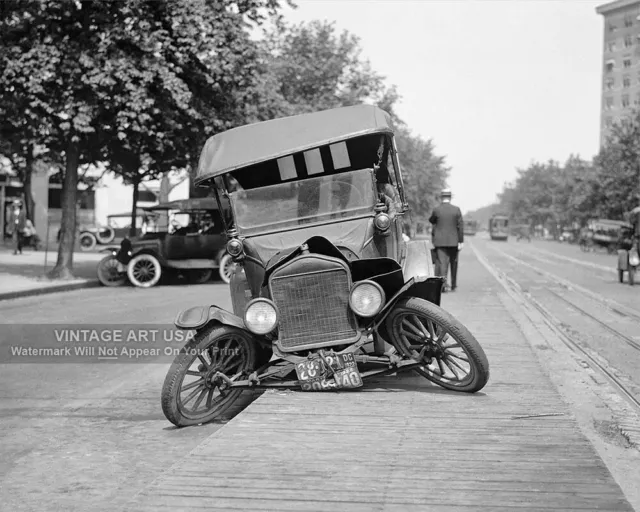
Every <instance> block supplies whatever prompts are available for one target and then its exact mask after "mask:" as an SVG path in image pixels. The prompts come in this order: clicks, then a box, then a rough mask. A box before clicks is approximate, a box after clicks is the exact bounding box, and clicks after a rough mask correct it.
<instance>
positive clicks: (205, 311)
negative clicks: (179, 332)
mask: <svg viewBox="0 0 640 512" xmlns="http://www.w3.org/2000/svg"><path fill="white" fill-rule="evenodd" d="M211 322H218V323H221V324H224V325H229V326H231V327H237V328H238V329H242V330H247V328H246V327H245V325H244V321H243V320H242V318H240V317H237V316H236V315H234V314H233V313H230V312H229V311H225V310H224V309H222V308H219V307H218V306H213V305H211V306H195V307H192V308H189V309H185V310H184V311H181V312H180V313H178V316H177V317H176V319H175V321H174V325H175V326H176V327H177V328H178V329H184V330H192V329H196V330H197V329H201V328H202V327H204V326H206V325H208V324H210V323H211Z"/></svg>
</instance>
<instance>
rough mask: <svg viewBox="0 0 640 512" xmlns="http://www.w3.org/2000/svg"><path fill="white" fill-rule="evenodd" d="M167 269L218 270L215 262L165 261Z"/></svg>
mask: <svg viewBox="0 0 640 512" xmlns="http://www.w3.org/2000/svg"><path fill="white" fill-rule="evenodd" d="M167 267H170V268H179V269H199V268H219V267H220V265H218V264H217V263H216V260H167Z"/></svg>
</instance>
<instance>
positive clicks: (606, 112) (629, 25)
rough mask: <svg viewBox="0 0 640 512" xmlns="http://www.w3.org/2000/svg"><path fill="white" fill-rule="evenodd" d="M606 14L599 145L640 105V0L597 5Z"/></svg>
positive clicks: (620, 0)
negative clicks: (614, 124)
mask: <svg viewBox="0 0 640 512" xmlns="http://www.w3.org/2000/svg"><path fill="white" fill-rule="evenodd" d="M596 12H597V13H598V14H602V16H603V17H604V48H603V59H602V60H603V65H602V104H601V115H600V145H603V144H604V142H605V141H606V137H607V135H608V133H609V128H610V127H611V125H612V124H613V123H614V122H616V121H618V120H620V119H622V118H624V117H625V116H627V115H628V114H630V113H631V112H632V110H633V109H634V108H638V107H640V0H616V1H615V2H609V3H607V4H604V5H601V6H599V7H598V8H597V9H596Z"/></svg>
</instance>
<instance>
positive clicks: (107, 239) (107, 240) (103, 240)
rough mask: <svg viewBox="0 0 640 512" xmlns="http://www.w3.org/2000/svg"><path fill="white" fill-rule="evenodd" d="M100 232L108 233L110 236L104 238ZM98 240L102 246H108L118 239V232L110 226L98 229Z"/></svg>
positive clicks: (96, 235)
mask: <svg viewBox="0 0 640 512" xmlns="http://www.w3.org/2000/svg"><path fill="white" fill-rule="evenodd" d="M100 231H108V232H109V235H108V236H102V235H101V234H100ZM95 237H96V240H98V242H99V243H100V244H102V245H106V244H110V243H111V242H113V240H114V239H115V237H116V232H115V230H114V229H113V228H112V227H110V226H104V227H101V228H98V229H97V231H96V234H95Z"/></svg>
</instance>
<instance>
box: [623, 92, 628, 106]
mask: <svg viewBox="0 0 640 512" xmlns="http://www.w3.org/2000/svg"><path fill="white" fill-rule="evenodd" d="M628 106H629V96H628V95H627V94H625V95H624V96H623V97H622V108H626V107H628Z"/></svg>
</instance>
